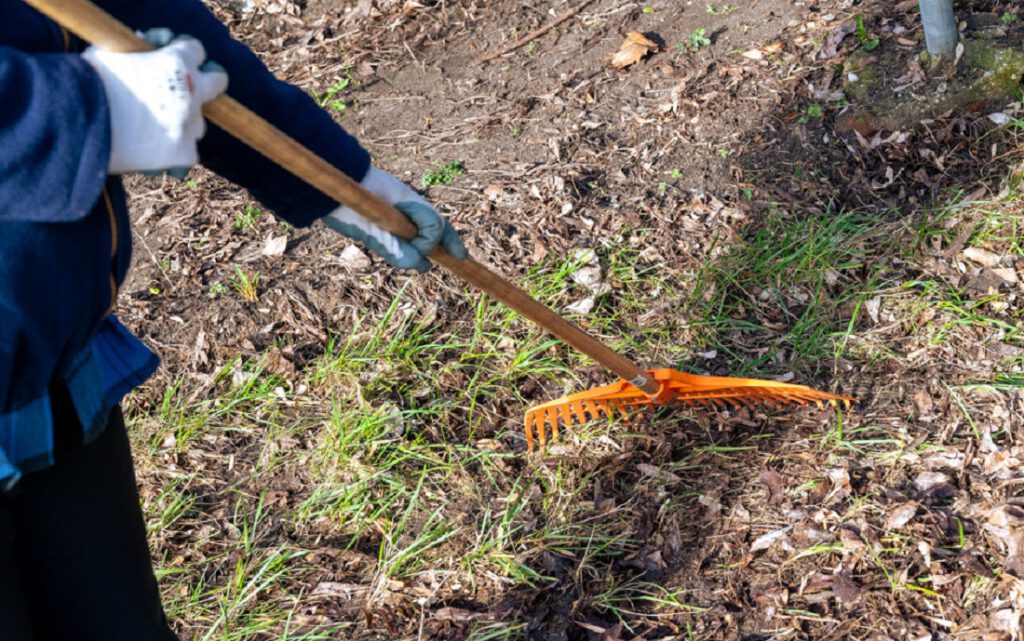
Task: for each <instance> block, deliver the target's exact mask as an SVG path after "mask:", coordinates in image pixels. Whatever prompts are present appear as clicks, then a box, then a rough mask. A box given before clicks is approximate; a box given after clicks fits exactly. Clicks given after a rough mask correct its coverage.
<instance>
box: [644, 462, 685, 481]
mask: <svg viewBox="0 0 1024 641" xmlns="http://www.w3.org/2000/svg"><path fill="white" fill-rule="evenodd" d="M636 469H638V470H640V473H641V474H643V475H644V476H649V477H651V478H653V479H657V480H659V481H662V482H663V483H678V482H679V481H681V480H682V479H681V478H679V477H678V476H676V475H675V474H673V473H672V472H669V471H667V470H662V469H660V468H658V467H656V466H654V465H650V464H648V463H639V464H637V466H636Z"/></svg>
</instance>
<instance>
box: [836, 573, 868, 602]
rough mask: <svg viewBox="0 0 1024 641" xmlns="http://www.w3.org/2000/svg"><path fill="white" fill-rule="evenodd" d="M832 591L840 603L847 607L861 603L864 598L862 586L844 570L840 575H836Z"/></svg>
mask: <svg viewBox="0 0 1024 641" xmlns="http://www.w3.org/2000/svg"><path fill="white" fill-rule="evenodd" d="M832 591H833V592H834V593H835V595H836V598H837V599H838V600H839V602H840V603H845V604H846V605H854V604H856V603H857V602H858V601H860V599H861V597H862V596H863V594H862V592H861V589H860V586H858V585H857V583H856V582H855V581H854V580H853V577H851V576H850V573H849V572H847V571H846V570H843V571H842V572H840V573H839V574H837V575H835V581H833V583H832Z"/></svg>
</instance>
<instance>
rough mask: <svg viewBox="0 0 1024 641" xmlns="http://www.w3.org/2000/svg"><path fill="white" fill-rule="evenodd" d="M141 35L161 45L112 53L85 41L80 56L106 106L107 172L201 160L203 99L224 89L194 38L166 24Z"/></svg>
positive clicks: (223, 76)
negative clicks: (93, 73) (92, 73)
mask: <svg viewBox="0 0 1024 641" xmlns="http://www.w3.org/2000/svg"><path fill="white" fill-rule="evenodd" d="M144 37H145V38H146V39H147V40H149V41H150V42H151V43H152V44H154V45H156V46H159V47H160V48H159V49H156V50H154V51H149V52H146V53H113V52H110V51H106V50H104V49H100V48H98V47H95V46H93V47H89V48H88V49H86V50H85V52H84V53H83V54H82V58H83V59H84V60H85V61H86V62H87V63H89V65H90V66H92V68H93V69H95V70H96V73H97V74H98V75H99V77H100V80H101V81H102V83H103V88H104V89H105V90H106V94H107V103H108V105H109V107H110V137H111V141H110V167H109V171H110V173H111V174H125V173H130V172H135V171H144V172H156V173H159V172H163V171H172V170H174V173H178V174H181V173H183V172H182V171H181V170H187V169H188V168H189V167H192V166H193V165H195V164H196V163H197V162H199V151H198V149H197V148H196V144H197V142H198V141H199V139H200V138H202V137H203V135H204V134H205V133H206V120H205V119H204V118H203V114H202V108H203V104H205V103H207V102H209V101H210V100H213V99H214V98H216V97H217V96H219V95H220V94H221V93H223V92H224V91H225V90H226V89H227V86H228V75H227V73H226V72H225V71H224V70H223V69H222V68H221V67H219V66H218V65H215V64H214V63H206V64H204V61H205V60H206V50H205V49H204V48H203V45H202V43H200V42H199V41H198V40H196V39H195V38H192V37H189V36H179V37H177V38H174V36H173V34H172V33H171V32H170V31H168V30H167V29H154V30H152V31H150V32H147V33H146V34H145V35H144Z"/></svg>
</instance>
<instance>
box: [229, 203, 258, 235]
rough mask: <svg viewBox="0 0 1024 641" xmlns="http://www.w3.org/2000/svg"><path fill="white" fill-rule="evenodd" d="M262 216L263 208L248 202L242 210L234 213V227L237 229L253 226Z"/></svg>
mask: <svg viewBox="0 0 1024 641" xmlns="http://www.w3.org/2000/svg"><path fill="white" fill-rule="evenodd" d="M261 217H263V210H262V209H260V208H259V207H257V206H256V205H253V204H251V203H250V204H248V205H246V206H245V208H244V209H243V210H242V211H239V212H236V213H235V222H234V227H235V229H237V230H239V231H240V230H243V229H248V228H249V227H253V226H254V225H255V224H256V223H257V222H258V221H259V219H260V218H261Z"/></svg>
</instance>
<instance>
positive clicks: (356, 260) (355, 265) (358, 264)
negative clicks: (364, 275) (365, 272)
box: [340, 245, 372, 269]
mask: <svg viewBox="0 0 1024 641" xmlns="http://www.w3.org/2000/svg"><path fill="white" fill-rule="evenodd" d="M340 258H341V264H342V265H344V266H345V267H348V268H349V269H367V268H368V267H369V266H370V265H371V264H372V263H371V262H370V257H369V256H367V255H366V254H365V253H363V250H361V249H359V248H358V247H356V246H355V245H349V246H348V247H346V248H345V249H343V250H342V251H341V256H340Z"/></svg>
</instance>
